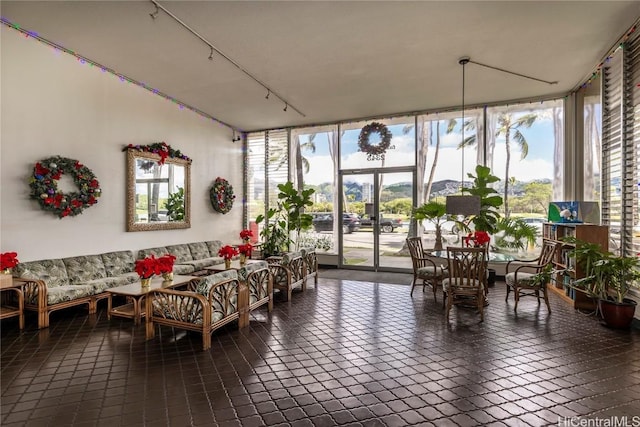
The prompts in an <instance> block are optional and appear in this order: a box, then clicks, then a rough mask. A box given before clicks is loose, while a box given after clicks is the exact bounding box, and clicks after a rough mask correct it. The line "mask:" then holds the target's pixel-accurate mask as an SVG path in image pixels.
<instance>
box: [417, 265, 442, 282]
mask: <svg viewBox="0 0 640 427" xmlns="http://www.w3.org/2000/svg"><path fill="white" fill-rule="evenodd" d="M443 274H444V270H442V268H441V267H436V268H435V269H434V268H433V266H426V267H420V268H418V270H417V271H416V275H417V276H418V277H419V278H421V279H434V278H439V277H442V275H443Z"/></svg>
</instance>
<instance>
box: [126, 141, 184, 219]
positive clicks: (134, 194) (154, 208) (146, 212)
mask: <svg viewBox="0 0 640 427" xmlns="http://www.w3.org/2000/svg"><path fill="white" fill-rule="evenodd" d="M159 160H160V156H159V155H157V154H154V153H149V152H143V151H138V150H127V231H150V230H173V229H176V228H190V227H191V190H190V183H191V160H185V159H180V158H173V157H167V158H166V159H165V161H164V163H163V164H160V163H159Z"/></svg>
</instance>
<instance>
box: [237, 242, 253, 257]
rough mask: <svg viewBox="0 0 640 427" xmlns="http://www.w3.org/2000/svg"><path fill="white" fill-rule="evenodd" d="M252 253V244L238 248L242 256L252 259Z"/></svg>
mask: <svg viewBox="0 0 640 427" xmlns="http://www.w3.org/2000/svg"><path fill="white" fill-rule="evenodd" d="M251 251H253V246H251V243H247V244H245V245H240V246H238V252H240V253H241V254H242V255H245V256H248V257H250V256H251Z"/></svg>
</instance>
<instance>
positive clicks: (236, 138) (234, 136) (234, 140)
mask: <svg viewBox="0 0 640 427" xmlns="http://www.w3.org/2000/svg"><path fill="white" fill-rule="evenodd" d="M232 131H233V137H232V139H231V142H238V141H240V139H242V138H240V135H236V130H235V129H233V130H232Z"/></svg>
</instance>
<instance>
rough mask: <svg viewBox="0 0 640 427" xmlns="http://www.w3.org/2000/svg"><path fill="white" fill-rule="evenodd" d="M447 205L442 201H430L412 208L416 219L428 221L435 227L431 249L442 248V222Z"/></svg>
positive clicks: (444, 218) (438, 249) (439, 249)
mask: <svg viewBox="0 0 640 427" xmlns="http://www.w3.org/2000/svg"><path fill="white" fill-rule="evenodd" d="M446 211H447V206H446V205H445V204H444V203H441V202H437V201H435V200H434V201H431V202H428V203H425V204H423V205H421V206H418V207H417V208H414V209H413V217H414V218H415V219H416V220H417V221H424V220H427V221H430V222H432V223H433V224H434V225H435V227H436V241H435V243H434V246H433V249H434V250H436V251H441V250H442V223H443V222H445V221H446V218H447V217H446V213H447V212H446Z"/></svg>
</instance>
